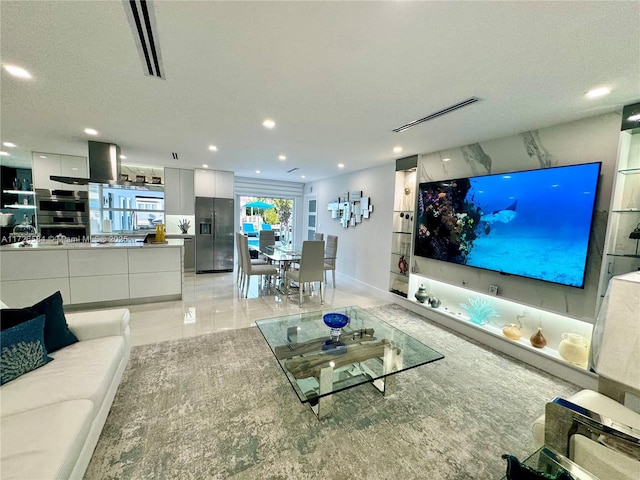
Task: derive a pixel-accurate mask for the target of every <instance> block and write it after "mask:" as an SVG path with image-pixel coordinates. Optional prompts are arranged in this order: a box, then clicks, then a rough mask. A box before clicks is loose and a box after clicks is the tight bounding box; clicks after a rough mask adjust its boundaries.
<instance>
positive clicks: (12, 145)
mask: <svg viewBox="0 0 640 480" xmlns="http://www.w3.org/2000/svg"><path fill="white" fill-rule="evenodd" d="M630 120H631V119H630ZM2 144H3V145H4V146H5V147H9V148H14V147H15V146H16V144H15V143H11V142H3V143H2Z"/></svg>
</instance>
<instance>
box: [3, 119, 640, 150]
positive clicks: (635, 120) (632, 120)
mask: <svg viewBox="0 0 640 480" xmlns="http://www.w3.org/2000/svg"><path fill="white" fill-rule="evenodd" d="M627 120H629V121H630V122H637V121H638V120H640V113H637V114H635V115H631V116H630V117H628V118H627ZM5 145H7V144H6V143H5ZM8 146H9V145H7V147H8Z"/></svg>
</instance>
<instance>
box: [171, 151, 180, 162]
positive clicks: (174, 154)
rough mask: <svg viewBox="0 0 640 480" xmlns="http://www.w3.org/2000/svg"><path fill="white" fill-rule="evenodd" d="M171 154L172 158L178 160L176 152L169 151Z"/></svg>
mask: <svg viewBox="0 0 640 480" xmlns="http://www.w3.org/2000/svg"><path fill="white" fill-rule="evenodd" d="M171 156H172V157H173V159H174V160H178V154H177V153H176V152H171Z"/></svg>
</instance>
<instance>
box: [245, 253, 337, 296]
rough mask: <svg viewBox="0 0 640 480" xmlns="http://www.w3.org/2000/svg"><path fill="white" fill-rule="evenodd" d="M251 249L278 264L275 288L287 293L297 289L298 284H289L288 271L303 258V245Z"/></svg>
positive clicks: (326, 258)
mask: <svg viewBox="0 0 640 480" xmlns="http://www.w3.org/2000/svg"><path fill="white" fill-rule="evenodd" d="M250 249H252V250H256V251H258V252H259V253H260V254H261V255H263V256H264V257H265V258H266V259H267V260H268V261H269V262H270V263H277V264H278V278H277V280H276V285H275V288H276V290H278V291H279V292H280V293H282V294H284V295H287V294H288V293H289V292H290V291H291V290H292V289H297V288H298V287H297V286H294V285H288V282H287V281H286V274H287V271H288V270H289V269H290V268H291V265H292V264H294V263H300V261H301V259H302V247H298V246H294V245H291V244H288V245H277V244H276V245H267V246H265V247H263V248H262V250H261V249H260V248H259V247H257V246H250ZM332 258H334V257H331V256H326V254H325V260H330V259H332Z"/></svg>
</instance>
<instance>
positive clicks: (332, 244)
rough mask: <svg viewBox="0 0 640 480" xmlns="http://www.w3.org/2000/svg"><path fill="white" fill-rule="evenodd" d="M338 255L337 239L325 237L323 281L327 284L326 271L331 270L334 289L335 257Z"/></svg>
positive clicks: (332, 236) (331, 236)
mask: <svg viewBox="0 0 640 480" xmlns="http://www.w3.org/2000/svg"><path fill="white" fill-rule="evenodd" d="M337 255H338V237H337V236H336V235H327V249H326V250H325V254H324V256H325V259H324V281H325V283H326V282H327V270H331V273H332V280H333V283H332V284H333V288H336V256H337Z"/></svg>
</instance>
